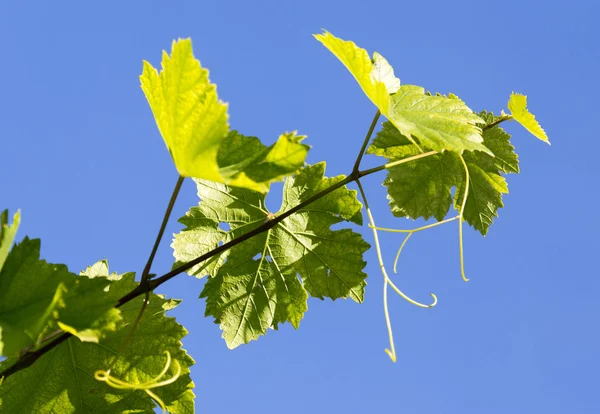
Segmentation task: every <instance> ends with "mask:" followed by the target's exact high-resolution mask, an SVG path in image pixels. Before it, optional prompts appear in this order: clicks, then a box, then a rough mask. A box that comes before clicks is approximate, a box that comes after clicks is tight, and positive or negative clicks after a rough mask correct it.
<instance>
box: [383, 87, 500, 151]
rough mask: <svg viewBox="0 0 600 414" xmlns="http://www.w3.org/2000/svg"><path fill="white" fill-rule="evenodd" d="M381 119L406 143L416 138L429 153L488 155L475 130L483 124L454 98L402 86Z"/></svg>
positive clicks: (479, 130) (481, 139)
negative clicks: (405, 140)
mask: <svg viewBox="0 0 600 414" xmlns="http://www.w3.org/2000/svg"><path fill="white" fill-rule="evenodd" d="M384 115H386V116H387V118H388V119H389V120H390V122H392V124H394V126H395V127H396V128H398V130H399V131H400V132H401V133H402V134H403V135H404V136H405V137H407V138H408V139H409V140H411V141H413V142H415V141H414V138H417V139H418V140H419V142H420V143H422V144H423V146H424V147H427V148H429V149H431V150H436V151H440V152H441V151H444V150H450V151H454V152H459V153H462V152H463V151H464V150H467V151H474V150H477V151H483V152H486V153H488V154H490V155H491V152H490V150H489V149H488V148H487V147H486V146H485V145H483V143H482V142H483V138H482V136H481V129H480V128H479V127H477V124H480V123H483V120H482V119H481V118H479V117H478V116H477V115H476V114H474V113H473V111H471V109H469V107H468V106H467V105H465V103H464V102H463V101H461V100H460V99H458V98H457V97H456V95H453V96H452V97H446V96H443V95H435V96H433V95H427V94H426V93H425V89H423V88H421V87H420V86H413V85H403V86H401V87H400V89H399V90H398V91H397V92H396V94H394V95H393V96H392V97H391V105H390V112H389V114H384ZM413 137H414V138H413Z"/></svg>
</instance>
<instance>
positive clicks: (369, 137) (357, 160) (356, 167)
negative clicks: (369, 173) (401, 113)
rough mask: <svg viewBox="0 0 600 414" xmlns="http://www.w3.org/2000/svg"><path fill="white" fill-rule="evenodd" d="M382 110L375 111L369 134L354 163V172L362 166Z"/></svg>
mask: <svg viewBox="0 0 600 414" xmlns="http://www.w3.org/2000/svg"><path fill="white" fill-rule="evenodd" d="M380 115H381V112H380V111H379V109H378V110H377V112H376V113H375V116H374V117H373V122H371V126H370V127H369V131H367V135H366V136H365V140H364V141H363V144H362V147H360V152H359V153H358V156H357V157H356V162H355V163H354V168H352V172H353V173H358V169H359V168H360V162H361V160H362V157H363V155H364V154H365V150H366V149H367V145H369V141H370V140H371V135H373V131H374V130H375V126H377V121H378V120H379V116H380Z"/></svg>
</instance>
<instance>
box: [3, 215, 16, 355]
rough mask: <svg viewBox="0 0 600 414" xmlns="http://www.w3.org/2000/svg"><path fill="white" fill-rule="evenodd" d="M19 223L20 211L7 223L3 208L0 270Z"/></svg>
mask: <svg viewBox="0 0 600 414" xmlns="http://www.w3.org/2000/svg"><path fill="white" fill-rule="evenodd" d="M20 223H21V212H20V211H17V212H16V213H15V215H14V216H13V222H12V224H10V225H9V224H8V210H4V211H3V212H2V213H0V270H2V266H4V261H5V260H6V256H8V252H9V251H10V248H11V247H12V243H13V240H14V239H15V235H16V234H17V230H18V229H19V224H20ZM0 329H1V328H0ZM0 346H1V345H0ZM1 354H2V349H1V348H0V355H1Z"/></svg>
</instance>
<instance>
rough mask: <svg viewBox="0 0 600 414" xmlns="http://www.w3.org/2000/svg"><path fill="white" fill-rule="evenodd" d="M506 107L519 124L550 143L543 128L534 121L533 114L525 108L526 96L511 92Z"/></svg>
mask: <svg viewBox="0 0 600 414" xmlns="http://www.w3.org/2000/svg"><path fill="white" fill-rule="evenodd" d="M508 109H509V110H510V112H511V113H512V116H513V118H514V119H515V120H516V121H517V122H518V123H519V124H521V125H523V126H524V127H525V129H526V130H527V131H529V132H531V133H532V134H533V136H535V137H537V138H539V139H541V140H542V141H544V142H545V143H547V144H550V141H549V140H548V135H546V132H545V131H544V129H543V128H542V127H541V126H540V124H539V123H538V121H536V119H535V116H534V115H533V114H532V113H531V112H529V110H528V109H527V96H525V95H521V94H520V93H514V92H513V93H512V94H511V95H510V99H509V100H508Z"/></svg>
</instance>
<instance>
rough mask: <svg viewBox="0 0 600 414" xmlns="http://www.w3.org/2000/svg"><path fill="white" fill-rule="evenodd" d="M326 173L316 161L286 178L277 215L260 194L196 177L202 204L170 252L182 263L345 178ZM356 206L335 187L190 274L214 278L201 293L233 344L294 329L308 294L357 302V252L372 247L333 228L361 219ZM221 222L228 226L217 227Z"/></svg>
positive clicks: (360, 264) (361, 280) (360, 281)
mask: <svg viewBox="0 0 600 414" xmlns="http://www.w3.org/2000/svg"><path fill="white" fill-rule="evenodd" d="M324 172H325V164H324V163H320V164H316V165H313V166H308V167H305V168H304V169H303V170H301V171H300V172H299V173H297V174H296V176H294V177H288V178H287V179H286V182H285V184H284V189H283V202H282V206H281V209H280V210H279V212H277V213H275V215H273V214H271V213H269V212H268V211H267V210H266V208H265V205H264V200H265V196H264V195H263V194H260V193H258V192H255V191H252V190H247V189H241V188H234V187H229V186H227V185H224V184H219V183H214V182H210V181H205V180H196V183H197V186H198V195H199V197H200V199H201V201H200V203H199V205H198V207H193V208H192V209H191V210H190V211H189V212H188V213H187V214H186V216H185V217H182V218H181V219H180V221H181V222H182V223H183V224H185V225H186V228H185V229H184V230H183V231H182V232H181V233H179V234H178V235H176V236H175V240H174V243H173V248H174V251H175V253H174V254H175V257H176V258H177V260H178V261H187V260H188V259H191V258H193V257H197V256H199V255H201V254H203V253H206V252H208V251H210V250H212V249H214V248H215V247H216V246H217V245H218V244H219V243H226V242H228V241H230V240H232V239H234V238H236V237H239V236H241V235H242V234H245V233H247V232H248V231H251V230H252V229H254V228H256V227H258V226H260V225H261V224H263V223H265V221H267V220H270V219H272V217H274V216H277V215H279V214H282V213H283V212H285V211H287V210H288V209H290V208H292V207H294V206H296V205H297V204H299V203H300V202H302V201H304V200H306V199H308V198H309V197H311V196H312V195H314V194H315V193H317V192H319V191H321V190H323V189H325V188H328V187H329V186H331V185H333V184H335V183H337V182H339V181H341V180H342V179H343V177H342V176H338V177H334V178H324V177H323V174H324ZM361 208H362V205H361V204H360V202H359V201H358V200H357V198H356V191H350V190H348V189H346V188H340V189H337V190H335V191H333V192H331V193H330V194H328V195H327V196H325V197H323V198H321V199H319V200H317V201H315V202H314V203H312V204H310V205H308V206H307V207H305V208H303V209H300V210H299V211H298V212H297V213H295V214H293V215H291V216H290V217H287V218H286V219H284V220H283V221H282V222H281V223H278V224H276V225H275V226H274V227H273V228H271V229H270V230H268V231H266V232H264V233H262V234H259V235H257V236H255V237H253V238H252V239H249V240H247V241H245V242H244V243H241V244H239V245H236V246H234V247H233V248H231V249H230V250H228V251H227V252H226V253H224V254H222V255H221V256H219V257H216V256H215V257H213V260H212V261H210V260H209V261H207V262H208V263H203V264H200V265H197V266H196V267H195V268H192V269H191V270H190V271H189V274H191V275H195V276H197V277H203V276H206V275H208V274H210V275H211V276H212V277H211V278H209V280H208V281H207V282H206V285H205V287H204V290H203V292H202V294H201V296H202V297H205V298H206V314H207V316H208V315H212V316H214V317H215V321H216V322H217V323H220V324H221V329H222V330H223V337H224V338H225V340H226V342H227V345H228V346H229V347H230V348H235V347H237V346H239V345H240V344H242V343H247V342H249V341H250V340H254V339H257V338H258V336H259V335H264V334H265V333H266V331H267V329H268V328H269V327H273V328H275V329H276V328H277V325H278V324H279V323H284V322H286V321H289V322H291V323H292V325H293V326H294V327H295V328H297V327H298V325H299V323H300V320H301V319H302V316H303V314H304V312H305V311H306V299H307V293H308V294H310V295H311V296H313V297H317V298H320V299H323V298H324V297H329V298H332V299H336V298H347V297H350V298H352V299H353V300H355V301H357V302H362V300H363V296H364V286H365V278H366V274H364V273H363V272H362V269H363V268H364V266H365V264H366V263H365V262H364V261H363V259H362V255H363V253H364V252H365V251H366V250H367V249H368V247H369V245H368V244H367V243H366V242H365V241H364V240H363V239H362V237H361V235H360V234H358V233H354V232H353V231H352V230H350V229H342V230H335V231H334V230H331V229H330V227H331V226H332V225H334V224H336V223H340V222H342V221H344V220H345V221H351V222H354V223H362V216H361V214H360V210H361ZM225 225H227V226H228V227H229V228H228V229H223V228H219V227H225ZM298 275H299V276H300V278H301V280H299V279H298Z"/></svg>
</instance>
